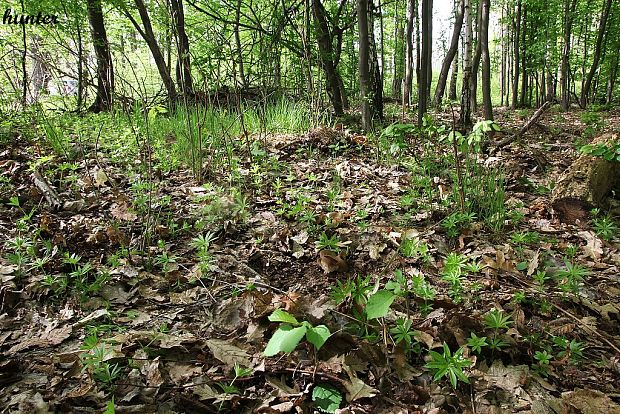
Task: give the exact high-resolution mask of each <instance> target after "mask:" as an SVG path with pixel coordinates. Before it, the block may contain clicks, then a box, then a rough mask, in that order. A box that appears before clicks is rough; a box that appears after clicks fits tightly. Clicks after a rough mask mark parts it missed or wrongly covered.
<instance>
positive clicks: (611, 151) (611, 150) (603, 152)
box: [579, 141, 620, 162]
mask: <svg viewBox="0 0 620 414" xmlns="http://www.w3.org/2000/svg"><path fill="white" fill-rule="evenodd" d="M579 151H580V152H582V153H583V154H590V155H592V156H594V157H601V158H604V159H605V160H607V161H615V162H620V141H617V142H608V143H603V142H601V143H598V144H588V145H584V146H582V147H581V148H580V149H579Z"/></svg>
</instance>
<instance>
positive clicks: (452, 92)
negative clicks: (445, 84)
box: [448, 48, 459, 101]
mask: <svg viewBox="0 0 620 414" xmlns="http://www.w3.org/2000/svg"><path fill="white" fill-rule="evenodd" d="M458 77H459V50H458V48H457V49H456V53H455V54H454V60H453V61H452V74H451V75H450V88H449V90H448V99H450V100H451V101H456V83H457V80H458Z"/></svg>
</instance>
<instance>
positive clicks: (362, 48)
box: [357, 0, 372, 131]
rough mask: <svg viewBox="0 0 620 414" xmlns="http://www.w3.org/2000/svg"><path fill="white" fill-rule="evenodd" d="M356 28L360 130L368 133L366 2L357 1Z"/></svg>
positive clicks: (362, 0) (369, 120)
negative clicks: (357, 37) (360, 108)
mask: <svg viewBox="0 0 620 414" xmlns="http://www.w3.org/2000/svg"><path fill="white" fill-rule="evenodd" d="M357 28H358V33H359V69H358V70H359V81H360V100H361V107H362V128H364V129H365V130H366V131H370V130H371V128H372V113H371V111H370V102H371V99H372V97H371V96H369V93H370V70H369V68H368V63H369V60H370V45H369V41H368V0H357Z"/></svg>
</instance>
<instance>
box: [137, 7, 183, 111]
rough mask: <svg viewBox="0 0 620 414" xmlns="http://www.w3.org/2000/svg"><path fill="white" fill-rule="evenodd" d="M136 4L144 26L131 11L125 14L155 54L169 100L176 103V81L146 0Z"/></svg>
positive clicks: (152, 53) (154, 58) (154, 57)
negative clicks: (160, 45)
mask: <svg viewBox="0 0 620 414" xmlns="http://www.w3.org/2000/svg"><path fill="white" fill-rule="evenodd" d="M134 4H135V5H136V8H137V9H138V13H139V14H140V20H142V25H143V26H144V28H142V27H141V26H140V25H139V24H138V22H137V21H136V20H135V19H134V18H133V16H132V15H131V13H130V12H129V11H125V15H126V16H127V17H128V18H129V20H131V23H132V24H133V25H134V27H135V28H136V30H137V31H138V33H140V36H142V38H143V39H144V41H145V42H146V44H147V46H148V47H149V50H150V51H151V55H152V56H153V60H154V61H155V66H157V71H158V72H159V76H161V80H162V82H163V83H164V87H165V88H166V91H167V93H168V100H169V101H170V103H172V104H174V103H175V102H176V100H177V90H176V88H175V86H174V81H173V80H172V76H170V71H169V70H168V68H167V67H166V61H165V59H164V55H163V54H162V53H161V49H160V48H159V45H158V44H157V39H156V38H155V34H154V33H153V26H152V25H151V18H150V17H149V13H148V11H147V9H146V5H145V4H144V0H134Z"/></svg>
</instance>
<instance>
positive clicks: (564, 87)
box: [560, 0, 577, 111]
mask: <svg viewBox="0 0 620 414" xmlns="http://www.w3.org/2000/svg"><path fill="white" fill-rule="evenodd" d="M575 7H577V0H564V33H563V39H564V46H563V50H562V64H561V69H560V89H561V94H562V99H561V100H560V106H561V107H562V110H564V111H566V110H568V107H569V105H570V89H569V82H568V77H569V76H570V73H569V69H570V68H569V59H570V42H571V31H572V28H573V14H574V13H575Z"/></svg>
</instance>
